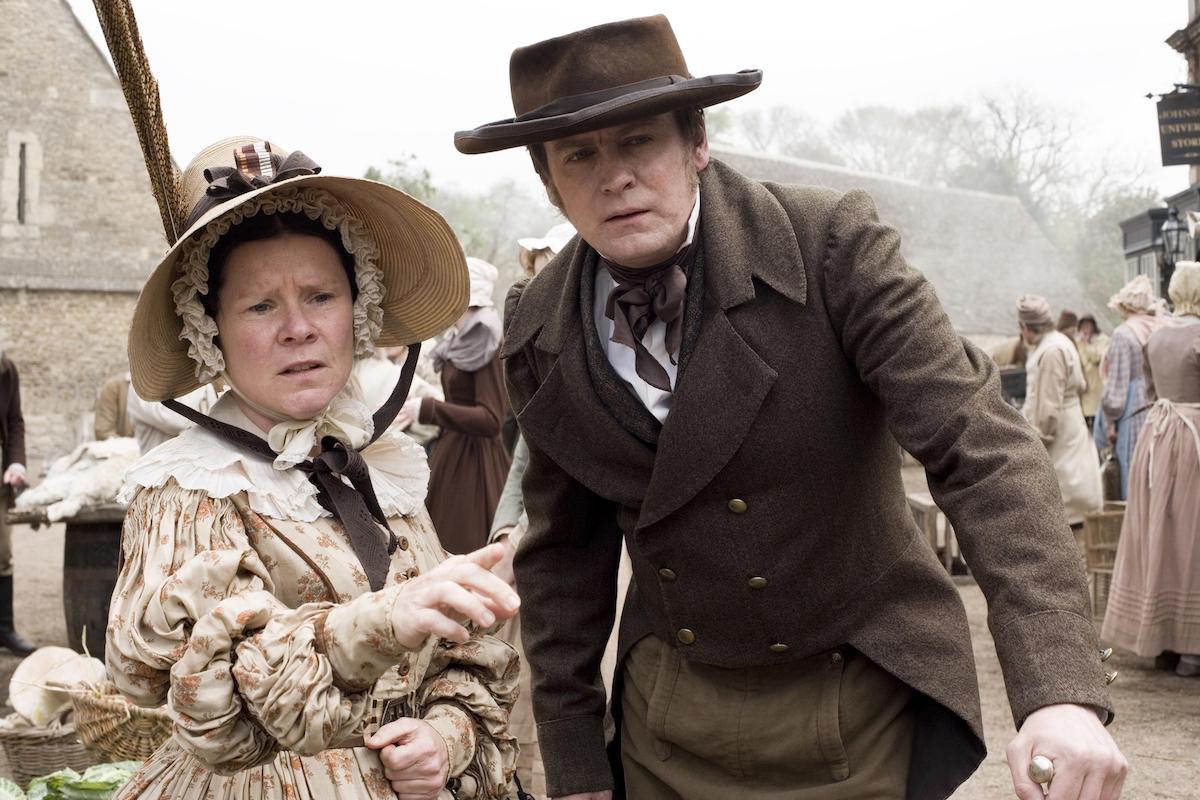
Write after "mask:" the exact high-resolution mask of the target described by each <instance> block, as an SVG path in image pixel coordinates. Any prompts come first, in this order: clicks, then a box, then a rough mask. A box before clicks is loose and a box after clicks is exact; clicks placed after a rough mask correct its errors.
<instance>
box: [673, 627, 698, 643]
mask: <svg viewBox="0 0 1200 800" xmlns="http://www.w3.org/2000/svg"><path fill="white" fill-rule="evenodd" d="M675 638H676V639H678V640H679V641H680V642H681V643H683V644H691V643H692V642H694V641H696V634H695V633H694V632H693V631H692V629H691V628H680V629H679V632H678V633H676V634H675Z"/></svg>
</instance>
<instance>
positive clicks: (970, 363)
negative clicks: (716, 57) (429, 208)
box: [455, 17, 1126, 800]
mask: <svg viewBox="0 0 1200 800" xmlns="http://www.w3.org/2000/svg"><path fill="white" fill-rule="evenodd" d="M510 78H511V85H512V93H513V104H514V108H515V112H516V115H515V117H514V118H513V119H511V120H504V121H501V122H496V123H490V124H488V125H483V126H481V127H479V128H476V129H474V130H471V131H463V132H460V133H459V134H457V135H456V137H455V143H456V145H457V146H458V148H459V149H460V150H461V151H463V152H467V153H482V152H489V151H493V150H499V149H504V148H507V147H516V146H528V147H529V149H530V153H531V156H532V158H533V161H534V165H535V168H536V169H537V171H538V173H539V175H540V176H541V178H542V180H543V182H544V183H545V185H546V188H547V191H548V193H549V195H550V197H551V200H552V201H553V202H554V203H555V204H556V205H558V207H559V208H560V209H562V210H563V212H564V213H565V214H566V216H567V218H568V219H569V220H570V221H571V222H572V223H573V224H574V225H575V227H576V228H577V229H578V231H579V236H578V237H576V238H575V239H574V240H573V241H572V242H571V244H569V245H568V246H567V247H566V248H564V250H563V251H562V252H561V253H560V254H559V255H558V256H557V257H556V258H555V260H554V261H553V262H551V264H550V265H549V266H547V267H546V269H545V270H544V271H543V273H542V274H541V275H539V276H538V277H537V278H536V279H534V280H533V281H532V282H527V283H522V284H518V285H517V286H515V287H514V288H513V290H512V291H511V293H510V295H509V299H508V306H507V309H506V318H507V319H506V332H505V336H506V341H505V344H504V348H503V356H504V357H505V359H506V363H505V370H506V376H507V381H508V386H509V393H510V398H511V401H512V407H513V409H514V411H515V412H516V414H517V419H518V421H519V423H520V425H521V429H522V432H523V433H524V435H525V438H526V440H527V442H528V445H529V466H528V469H527V471H526V473H525V479H524V483H523V490H524V495H525V507H526V511H527V514H528V517H529V528H528V532H527V534H526V537H525V539H524V540H523V542H522V543H521V546H520V548H519V549H518V551H517V554H516V559H515V572H516V577H517V584H518V588H519V590H520V592H521V594H522V595H523V605H522V617H523V620H524V625H525V631H524V634H525V644H526V650H527V653H528V655H529V659H530V662H531V665H532V670H533V676H534V709H535V714H536V716H537V719H538V739H539V741H540V743H541V747H542V753H543V758H544V760H545V766H546V773H547V782H548V786H549V790H550V793H551V795H552V796H555V797H560V798H561V797H572V798H596V799H600V798H609V797H612V796H613V790H614V789H615V790H616V791H617V793H618V794H620V793H621V791H622V790H624V793H625V794H626V795H627V796H629V797H630V798H633V800H645V799H647V798H655V799H656V800H657V798H671V797H680V798H689V800H690V799H691V798H718V797H720V798H727V797H753V798H790V799H792V800H810V799H811V800H817V799H818V798H820V800H829V799H832V800H837V799H838V798H846V799H847V800H849V799H850V798H863V797H872V798H902V797H908V798H922V800H923V799H924V798H944V797H947V796H948V795H949V794H950V793H951V792H952V791H953V790H954V788H955V787H956V786H957V785H958V784H960V783H961V782H962V781H963V780H964V779H966V777H967V776H969V775H970V774H971V772H972V771H974V769H975V768H976V767H977V766H978V764H979V762H980V761H981V760H982V758H983V756H984V744H983V727H982V721H981V719H980V709H979V697H978V687H977V684H976V677H975V668H974V662H973V659H972V654H971V641H970V633H969V631H968V628H967V623H966V615H965V612H964V609H963V606H962V603H961V600H960V599H959V596H958V593H957V591H956V589H955V587H954V585H953V583H952V582H951V581H950V580H949V578H948V577H947V576H946V574H945V572H944V571H943V570H942V569H941V568H940V567H939V565H938V562H937V560H936V558H935V556H934V554H933V552H931V550H930V548H929V547H928V546H927V544H926V543H925V542H924V541H923V540H922V539H921V536H920V533H919V531H918V530H917V528H916V526H915V525H914V523H913V520H912V517H911V515H910V514H909V511H908V508H907V505H906V501H905V494H904V489H903V484H902V482H901V477H900V469H899V467H900V464H899V452H898V448H897V447H896V441H899V443H900V445H902V446H903V447H904V448H905V449H906V450H907V451H908V452H910V453H913V454H914V455H915V456H916V457H917V458H919V459H920V460H921V462H922V463H923V464H924V465H925V467H926V470H927V473H928V475H929V481H930V488H931V491H932V493H933V495H934V497H935V498H936V499H937V501H938V503H939V505H940V506H941V507H942V508H943V509H944V510H945V511H946V513H947V516H948V517H949V519H950V521H951V522H952V523H953V525H954V528H955V531H956V532H957V533H958V535H959V537H960V539H961V542H962V548H963V552H964V554H965V556H966V558H967V560H968V562H969V563H970V565H971V568H972V570H973V572H974V573H975V575H976V577H977V579H978V581H979V584H980V586H981V587H982V589H983V591H984V593H985V594H986V595H987V597H988V601H989V607H990V625H991V629H992V635H993V637H994V639H995V641H996V649H997V653H998V655H999V657H1000V661H1001V664H1002V666H1003V668H1004V673H1005V680H1006V685H1007V688H1008V694H1009V700H1010V702H1011V705H1012V710H1013V714H1014V718H1015V722H1016V725H1017V727H1018V728H1019V733H1018V735H1017V737H1016V738H1015V739H1014V740H1013V743H1012V745H1010V747H1009V751H1008V761H1009V765H1010V767H1011V769H1012V773H1013V783H1014V788H1015V790H1016V792H1017V794H1018V795H1019V796H1020V797H1022V798H1025V799H1026V800H1032V798H1035V797H1041V796H1042V794H1041V792H1042V790H1041V788H1040V787H1039V786H1038V785H1037V784H1035V783H1034V782H1033V781H1031V780H1030V778H1029V777H1028V775H1027V771H1028V767H1029V765H1030V762H1031V760H1032V759H1033V758H1034V756H1043V757H1045V758H1048V759H1049V760H1050V761H1051V762H1052V767H1053V769H1054V772H1055V777H1054V779H1053V781H1052V783H1051V794H1050V797H1051V798H1054V800H1058V798H1071V799H1072V800H1075V798H1087V799H1088V800H1095V799H1096V798H1103V800H1111V798H1115V797H1117V796H1118V795H1119V793H1120V789H1121V784H1122V782H1123V780H1124V774H1125V770H1126V763H1125V760H1124V758H1123V756H1122V755H1121V754H1120V751H1119V750H1118V749H1117V747H1116V745H1115V744H1114V743H1113V741H1112V740H1111V738H1110V737H1109V735H1108V733H1107V732H1106V731H1105V729H1104V727H1103V724H1102V723H1103V722H1106V721H1107V720H1109V719H1110V718H1111V706H1110V703H1109V700H1108V696H1107V692H1106V690H1105V682H1106V678H1105V674H1104V670H1103V667H1102V664H1101V655H1100V652H1099V649H1098V645H1097V640H1096V633H1095V630H1094V628H1093V626H1092V621H1091V613H1090V608H1089V605H1088V599H1087V592H1086V587H1085V582H1084V577H1083V574H1082V570H1081V567H1080V564H1079V557H1078V554H1077V552H1076V550H1075V545H1074V540H1073V538H1072V536H1071V534H1070V531H1069V529H1068V527H1067V523H1066V520H1065V518H1064V515H1063V510H1062V504H1061V499H1060V497H1059V492H1058V488H1057V483H1056V481H1055V478H1054V473H1053V470H1052V468H1051V466H1050V463H1049V461H1048V459H1047V457H1046V453H1045V449H1044V448H1043V447H1042V446H1041V444H1040V443H1039V441H1038V439H1037V437H1036V436H1035V435H1034V434H1033V432H1032V431H1031V430H1030V429H1029V427H1028V425H1027V424H1026V423H1025V422H1024V421H1023V420H1022V419H1021V417H1020V415H1019V414H1017V413H1016V412H1015V411H1014V410H1013V409H1011V408H1010V407H1009V406H1008V405H1007V404H1005V403H1004V401H1003V400H1002V399H1001V396H1000V391H999V382H998V378H997V373H996V369H995V366H994V365H993V363H992V362H991V360H990V359H989V358H988V357H987V356H985V355H984V354H983V353H982V352H980V351H979V350H978V349H977V348H976V347H974V346H973V345H971V344H969V343H967V342H965V341H962V340H961V339H960V338H959V337H958V336H957V335H956V334H955V332H954V330H953V328H952V327H951V325H950V321H949V320H948V319H947V317H946V315H945V313H944V311H943V310H942V308H941V306H940V305H939V303H938V301H937V297H936V295H935V293H934V291H933V289H932V288H931V287H930V286H929V284H928V283H927V282H926V281H925V280H924V278H923V277H922V276H921V275H920V274H918V273H917V272H915V271H914V270H912V269H910V268H909V267H908V266H907V265H906V264H905V262H904V260H903V258H902V257H901V255H900V252H899V236H898V234H897V233H896V232H895V231H894V230H893V229H891V228H889V227H887V226H886V225H884V224H882V223H880V222H879V220H878V219H877V217H876V214H875V209H874V206H873V204H872V202H871V199H870V198H869V197H868V196H867V195H866V194H864V193H863V192H857V191H856V192H850V193H847V194H844V195H843V194H838V193H837V192H834V191H831V190H827V189H820V188H814V187H802V186H779V185H774V184H763V183H758V182H755V181H752V180H749V179H747V178H745V177H743V176H742V175H739V174H738V173H736V172H734V171H733V170H731V169H729V168H728V167H726V166H724V165H722V164H720V163H719V162H717V161H715V160H710V158H709V153H708V143H707V139H706V137H705V131H704V123H703V118H702V114H701V112H700V110H699V109H700V108H703V107H706V106H709V105H712V104H714V103H718V102H722V101H724V100H728V99H732V98H734V97H736V96H738V95H740V94H744V93H746V92H748V91H751V90H752V89H754V88H755V87H757V85H758V83H759V81H760V80H761V73H760V72H757V71H746V72H740V73H736V74H727V75H714V76H707V77H703V78H693V77H690V75H689V73H688V71H687V67H686V64H685V63H684V60H683V56H682V53H681V52H680V51H679V47H678V44H677V43H676V41H675V38H674V35H673V33H672V32H671V29H670V26H669V24H668V23H667V21H666V19H665V18H664V17H650V18H645V19H637V20H628V21H625V22H619V23H612V24H610V25H602V26H599V27H596V28H591V29H588V30H585V31H580V32H577V33H573V34H569V35H567V36H563V37H560V38H557V39H551V40H548V41H545V42H540V43H538V44H535V45H531V46H529V47H525V48H521V49H518V50H517V51H515V52H514V53H513V57H512V62H511V65H510ZM622 539H624V541H625V543H626V544H627V545H628V550H629V555H630V557H631V559H632V563H633V572H634V585H633V587H632V588H631V590H630V592H629V597H628V600H627V602H626V605H625V607H624V611H623V617H622V622H621V627H620V652H621V667H620V669H619V670H618V688H617V691H616V693H615V695H616V696H615V698H614V702H613V707H612V711H613V714H614V716H615V717H616V721H617V725H618V731H619V732H618V735H617V737H616V739H615V740H614V742H613V747H612V753H613V754H615V755H617V756H619V757H616V758H612V759H611V761H610V760H609V759H608V758H606V753H605V738H604V714H605V698H604V693H603V689H602V688H601V685H600V679H599V663H600V657H601V653H602V650H603V648H604V644H605V640H606V638H607V634H608V632H609V628H610V626H611V625H612V620H613V617H614V613H615V608H614V606H615V601H614V597H615V592H616V580H617V567H618V559H619V554H620V550H621V542H622ZM614 773H615V774H614Z"/></svg>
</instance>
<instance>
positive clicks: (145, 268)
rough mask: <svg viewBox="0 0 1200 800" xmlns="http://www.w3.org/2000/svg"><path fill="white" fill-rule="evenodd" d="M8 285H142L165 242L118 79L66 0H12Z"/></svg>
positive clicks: (3, 70)
mask: <svg viewBox="0 0 1200 800" xmlns="http://www.w3.org/2000/svg"><path fill="white" fill-rule="evenodd" d="M3 20H4V21H3V23H2V24H0V289H19V288H30V289H71V290H76V291H80V290H85V291H86V290H104V291H122V292H131V291H137V290H138V288H140V286H141V284H142V282H143V281H144V280H145V279H146V277H147V276H148V275H149V273H150V270H151V268H152V267H153V266H154V264H155V263H156V262H157V260H158V259H159V258H160V257H161V256H162V253H163V251H164V249H165V248H166V241H165V239H164V237H163V232H162V223H161V222H160V220H159V215H158V207H157V205H156V204H155V201H154V197H153V194H152V193H151V191H150V180H149V177H148V176H147V174H146V167H145V165H144V164H143V162H142V156H141V151H140V148H139V147H138V141H137V136H136V135H135V133H134V130H133V123H132V122H131V121H130V118H129V111H128V110H127V109H126V107H125V99H124V97H123V96H122V94H121V88H120V86H119V84H118V82H117V79H116V77H115V76H114V75H113V72H112V69H111V68H110V67H109V65H108V64H107V62H106V61H105V60H104V57H103V56H102V55H101V54H100V52H99V51H98V50H97V49H96V47H95V45H94V44H93V43H92V41H91V39H90V38H89V37H88V35H87V34H86V33H85V32H84V30H83V28H82V27H81V26H80V24H79V22H78V20H76V19H75V16H74V14H73V13H72V12H71V9H70V7H69V6H68V5H67V4H66V2H64V0H4V2H3Z"/></svg>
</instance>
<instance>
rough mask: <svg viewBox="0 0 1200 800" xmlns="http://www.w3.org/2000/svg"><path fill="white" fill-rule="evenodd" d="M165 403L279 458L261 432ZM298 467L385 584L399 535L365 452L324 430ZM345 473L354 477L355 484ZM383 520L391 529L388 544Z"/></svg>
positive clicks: (371, 575) (389, 412)
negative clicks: (317, 449) (312, 452)
mask: <svg viewBox="0 0 1200 800" xmlns="http://www.w3.org/2000/svg"><path fill="white" fill-rule="evenodd" d="M420 352H421V345H420V344H414V345H410V346H409V349H408V358H407V359H406V360H405V362H404V368H403V369H401V370H400V379H399V380H398V381H396V387H395V388H394V389H392V394H391V396H389V397H388V399H387V402H386V403H384V404H383V406H382V407H381V408H380V409H379V410H378V411H376V412H375V414H374V416H373V417H372V419H373V421H374V427H375V432H374V433H373V434H372V435H371V441H370V442H367V444H366V445H364V447H369V446H370V444H371V442H374V441H375V440H376V439H378V438H379V437H380V436H381V435H383V432H384V431H386V430H387V429H388V427H389V426H390V425H391V424H392V422H393V421H394V420H395V419H396V415H397V414H398V413H400V407H401V406H402V405H403V404H404V400H405V398H407V397H408V390H409V387H410V386H411V385H412V380H413V374H414V373H415V372H416V369H417V355H418V354H419V353H420ZM163 405H165V406H166V407H167V408H169V409H171V410H172V411H174V412H176V413H178V414H182V415H183V416H185V417H187V418H188V419H190V420H191V421H192V422H195V423H196V424H197V425H199V426H200V427H202V428H204V429H205V430H208V431H210V432H212V433H214V434H216V435H217V436H219V437H221V438H222V439H224V440H225V441H227V442H230V443H231V444H234V445H237V446H238V447H240V448H241V449H243V450H245V451H247V452H249V453H251V454H253V455H256V456H259V457H260V458H264V459H266V460H267V461H274V460H275V451H274V450H272V449H271V446H270V445H269V444H267V442H266V441H265V440H264V439H263V438H262V437H259V436H255V435H254V434H253V433H250V432H249V431H245V430H242V429H241V428H238V427H235V426H233V425H228V424H226V423H224V422H221V421H219V420H215V419H213V418H212V417H210V416H207V415H205V414H201V413H200V412H199V411H197V410H195V409H194V408H191V407H189V406H185V405H183V404H182V403H180V402H178V401H176V400H164V401H163ZM295 469H298V470H300V471H301V472H303V473H305V474H306V475H308V480H309V482H311V483H312V484H313V485H314V486H316V487H317V502H318V503H320V504H321V507H322V508H324V509H325V510H326V511H328V512H329V513H330V514H332V515H333V516H334V518H336V519H337V520H339V521H340V522H341V523H342V525H343V526H345V528H346V533H347V534H349V536H350V545H351V547H353V548H354V554H355V555H356V556H358V562H359V563H360V564H362V568H363V572H365V573H366V575H367V581H368V582H369V583H370V584H371V590H372V591H379V590H380V589H382V588H383V586H384V584H385V583H386V582H387V574H388V566H389V565H390V563H391V555H392V553H394V552H396V546H397V540H396V534H394V533H393V532H392V529H391V527H389V526H388V523H387V515H385V514H384V513H383V509H382V508H381V507H380V505H379V499H378V498H377V497H376V496H375V487H374V486H373V485H372V484H371V472H370V470H369V469H368V467H367V462H366V460H365V459H364V458H363V457H362V454H361V453H360V452H359V451H358V450H353V449H351V448H348V447H346V445H345V444H344V443H342V442H341V441H339V440H337V439H335V438H333V437H332V436H325V437H323V438H322V439H321V452H320V453H319V454H317V455H316V456H315V457H314V458H312V459H310V460H308V461H302V462H300V463H299V464H297V465H296V466H295ZM342 478H346V480H348V481H350V486H347V485H346V483H345V481H343V480H342ZM376 523H378V525H376ZM379 525H382V526H383V528H384V530H386V531H387V532H388V536H387V545H386V546H384V543H383V537H382V536H381V535H380V534H381V531H380V530H379Z"/></svg>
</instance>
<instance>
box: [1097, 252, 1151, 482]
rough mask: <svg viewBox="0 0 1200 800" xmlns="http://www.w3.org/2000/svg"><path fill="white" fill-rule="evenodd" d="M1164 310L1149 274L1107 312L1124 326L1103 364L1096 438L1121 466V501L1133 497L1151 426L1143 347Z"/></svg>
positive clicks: (1132, 284)
mask: <svg viewBox="0 0 1200 800" xmlns="http://www.w3.org/2000/svg"><path fill="white" fill-rule="evenodd" d="M1159 305H1160V303H1159V301H1158V300H1157V299H1156V298H1155V297H1154V288H1153V287H1152V286H1151V285H1150V279H1149V278H1147V277H1146V276H1145V275H1138V276H1137V277H1136V278H1134V279H1133V280H1131V281H1130V282H1129V283H1127V284H1126V285H1125V286H1124V287H1123V288H1122V289H1121V291H1119V292H1117V293H1116V294H1115V295H1113V296H1112V299H1111V300H1109V301H1108V307H1109V308H1111V309H1112V310H1113V311H1117V312H1120V314H1121V316H1122V317H1123V318H1124V322H1122V323H1121V324H1120V325H1118V326H1117V329H1116V330H1114V331H1113V334H1112V339H1111V340H1110V341H1109V345H1108V351H1107V352H1106V353H1105V354H1104V358H1103V359H1102V360H1101V362H1100V378H1101V380H1102V381H1103V383H1104V391H1103V393H1102V394H1101V396H1100V410H1101V411H1102V412H1103V413H1102V414H1099V415H1097V417H1096V423H1095V427H1094V429H1093V434H1094V436H1095V439H1096V446H1097V447H1099V448H1101V449H1103V448H1105V447H1112V448H1113V457H1114V458H1115V459H1116V461H1117V464H1118V465H1119V466H1120V467H1121V497H1120V499H1121V500H1124V499H1125V498H1126V497H1128V496H1129V467H1130V462H1131V461H1132V460H1133V453H1134V450H1135V449H1136V448H1137V440H1138V434H1139V433H1140V432H1141V429H1142V425H1143V424H1144V423H1145V421H1146V387H1145V384H1144V383H1143V381H1142V348H1143V347H1144V346H1145V345H1146V340H1147V339H1149V338H1150V334H1151V333H1153V332H1154V331H1155V329H1156V328H1158V326H1159V325H1160V324H1161V322H1162V318H1161V317H1159V316H1158V308H1159Z"/></svg>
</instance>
